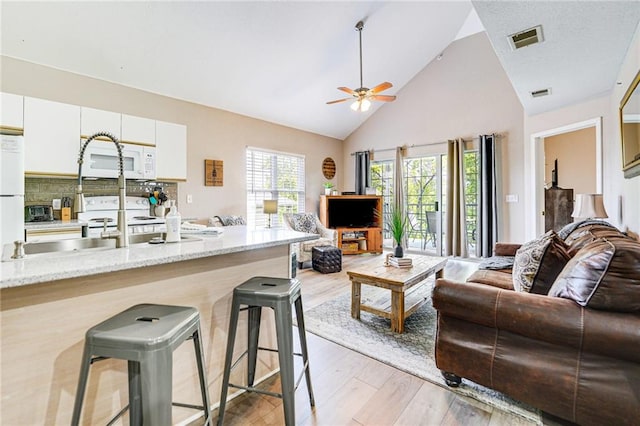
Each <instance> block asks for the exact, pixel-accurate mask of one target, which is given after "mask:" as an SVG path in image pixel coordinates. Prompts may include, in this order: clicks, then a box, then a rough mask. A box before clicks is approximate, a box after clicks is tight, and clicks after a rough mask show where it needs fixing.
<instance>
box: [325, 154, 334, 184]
mask: <svg viewBox="0 0 640 426" xmlns="http://www.w3.org/2000/svg"><path fill="white" fill-rule="evenodd" d="M322 174H323V175H324V178H325V179H333V178H334V176H335V175H336V163H335V161H333V158H331V157H327V158H325V159H324V161H323V162H322Z"/></svg>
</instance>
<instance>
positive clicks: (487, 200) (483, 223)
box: [477, 135, 498, 257]
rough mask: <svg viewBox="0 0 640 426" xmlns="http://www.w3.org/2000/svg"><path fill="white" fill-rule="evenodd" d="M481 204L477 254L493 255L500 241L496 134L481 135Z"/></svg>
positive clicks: (481, 255)
mask: <svg viewBox="0 0 640 426" xmlns="http://www.w3.org/2000/svg"><path fill="white" fill-rule="evenodd" d="M479 139H480V146H479V153H480V206H479V207H478V231H479V232H478V233H477V240H478V241H477V254H478V256H480V257H491V256H492V254H493V247H494V245H495V244H496V242H497V241H498V194H497V189H496V188H497V179H496V136H495V135H481V136H480V137H479Z"/></svg>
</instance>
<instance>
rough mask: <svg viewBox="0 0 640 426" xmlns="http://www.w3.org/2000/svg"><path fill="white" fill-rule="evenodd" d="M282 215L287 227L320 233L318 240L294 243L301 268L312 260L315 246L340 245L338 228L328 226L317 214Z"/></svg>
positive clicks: (310, 232) (308, 232)
mask: <svg viewBox="0 0 640 426" xmlns="http://www.w3.org/2000/svg"><path fill="white" fill-rule="evenodd" d="M282 216H283V218H284V224H285V226H286V227H287V228H289V229H292V230H294V231H298V232H304V233H306V234H318V239H317V240H310V241H303V242H301V243H295V244H293V246H294V251H295V253H296V259H297V261H298V267H299V268H300V269H302V268H303V267H304V263H305V262H309V261H311V254H312V250H313V248H314V247H318V246H337V245H338V233H337V232H336V230H335V229H328V228H326V227H325V226H324V225H323V224H322V222H320V220H319V219H318V217H317V216H316V215H315V214H313V213H285V214H283V215H282Z"/></svg>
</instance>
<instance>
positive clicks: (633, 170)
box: [620, 71, 640, 178]
mask: <svg viewBox="0 0 640 426" xmlns="http://www.w3.org/2000/svg"><path fill="white" fill-rule="evenodd" d="M639 82H640V71H638V74H637V75H636V78H635V79H634V80H633V83H631V86H629V89H628V90H627V93H625V95H624V97H623V98H622V101H621V102H620V135H621V138H622V170H624V177H626V178H630V177H634V176H638V175H640V87H639V85H638V83H639Z"/></svg>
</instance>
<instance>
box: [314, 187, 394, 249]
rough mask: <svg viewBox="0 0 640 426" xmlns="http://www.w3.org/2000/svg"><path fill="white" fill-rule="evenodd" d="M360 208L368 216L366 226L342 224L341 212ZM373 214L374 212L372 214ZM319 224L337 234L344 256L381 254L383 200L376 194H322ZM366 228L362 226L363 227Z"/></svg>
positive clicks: (339, 246) (343, 219)
mask: <svg viewBox="0 0 640 426" xmlns="http://www.w3.org/2000/svg"><path fill="white" fill-rule="evenodd" d="M359 208H361V209H362V210H363V212H364V214H363V216H365V217H366V216H367V215H369V216H371V222H370V223H367V224H358V223H354V224H347V223H345V222H344V221H345V217H344V216H343V215H344V214H345V212H344V209H347V210H349V211H350V212H353V211H357V209H359ZM374 211H375V213H374ZM320 221H321V222H322V224H323V225H324V226H326V227H327V228H331V229H335V230H336V232H337V233H338V248H340V249H342V253H343V254H362V253H382V197H381V196H378V195H322V196H321V197H320ZM363 225H365V226H363Z"/></svg>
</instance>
